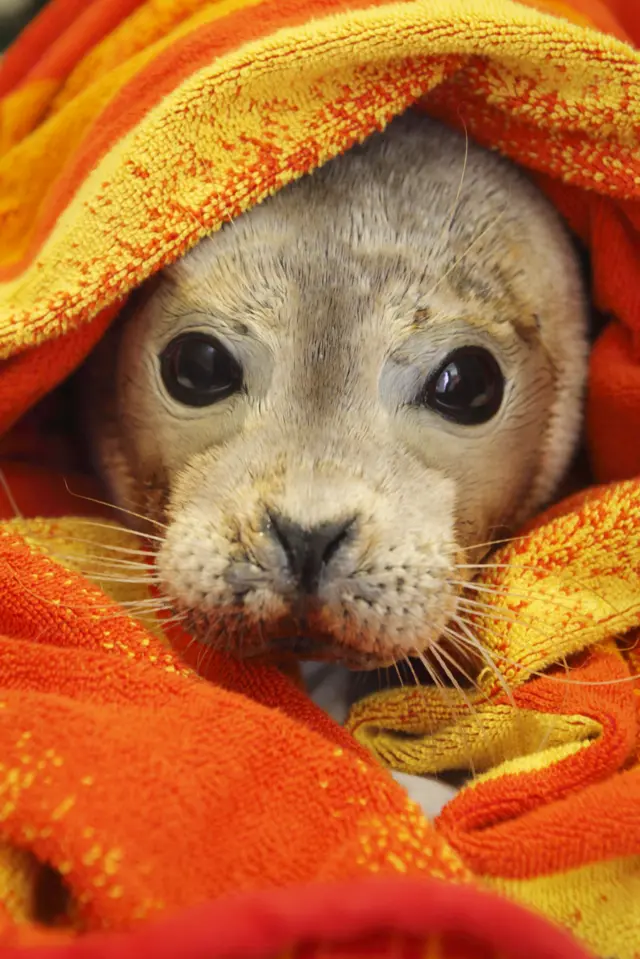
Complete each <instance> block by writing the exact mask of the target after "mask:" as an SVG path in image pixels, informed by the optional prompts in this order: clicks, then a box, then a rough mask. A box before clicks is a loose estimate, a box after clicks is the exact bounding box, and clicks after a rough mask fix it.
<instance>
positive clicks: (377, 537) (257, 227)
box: [81, 113, 587, 669]
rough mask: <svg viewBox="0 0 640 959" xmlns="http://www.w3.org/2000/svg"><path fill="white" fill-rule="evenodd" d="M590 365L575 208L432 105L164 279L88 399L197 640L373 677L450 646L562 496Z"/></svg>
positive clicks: (120, 483) (305, 180) (234, 226)
mask: <svg viewBox="0 0 640 959" xmlns="http://www.w3.org/2000/svg"><path fill="white" fill-rule="evenodd" d="M586 358H587V303H586V298H585V295H584V290H583V287H582V278H581V272H580V266H579V263H578V258H577V254H576V252H575V250H574V248H573V246H572V243H571V241H570V238H569V236H568V235H567V232H566V230H565V228H564V226H563V224H562V223H561V222H560V219H559V217H558V215H557V213H556V211H555V210H554V209H553V208H552V207H551V205H550V204H549V203H548V202H547V200H546V199H545V198H544V197H543V196H542V195H541V194H540V193H539V191H538V190H537V189H536V188H535V187H534V185H533V184H532V183H531V182H530V181H529V180H528V179H527V177H526V176H525V175H524V174H523V173H522V172H521V171H519V170H518V169H516V168H515V167H514V166H513V165H512V164H511V163H509V162H508V161H506V160H504V159H502V158H500V157H498V156H497V155H495V154H493V153H491V152H489V151H486V150H484V149H481V148H480V147H478V146H476V145H474V144H469V143H467V142H465V138H464V137H462V136H461V135H460V134H458V133H457V132H454V131H452V130H450V129H448V128H446V127H444V126H443V125H441V124H440V123H437V122H435V121H433V120H431V119H429V118H427V117H424V116H420V115H417V114H413V113H408V114H406V115H404V116H403V117H401V118H398V119H396V120H394V121H393V122H392V123H390V124H389V126H388V127H387V128H386V129H385V130H384V131H383V132H382V133H376V134H374V135H373V136H371V137H370V138H369V139H367V140H366V141H365V142H364V143H363V144H362V145H359V146H356V147H354V148H353V149H351V150H349V151H348V152H346V153H345V154H343V155H341V156H339V157H337V158H335V159H333V160H331V161H329V162H328V163H326V164H325V165H324V166H322V167H321V168H320V169H319V170H317V171H315V172H313V173H312V174H310V175H307V176H304V177H302V178H301V179H300V180H298V181H297V182H295V183H293V184H290V185H288V186H286V187H285V188H283V189H282V190H281V191H280V192H278V193H276V194H275V195H274V196H272V197H270V198H268V199H266V200H265V201H264V202H262V203H260V204H259V205H257V206H256V207H254V208H253V209H251V210H250V211H249V212H247V213H245V214H243V215H241V216H240V217H238V218H237V220H235V221H233V222H232V223H229V224H227V225H225V226H223V228H222V229H220V230H219V231H218V232H216V233H215V234H213V235H211V236H209V237H208V238H206V239H204V240H202V241H201V242H200V243H199V244H198V245H197V246H196V247H195V248H194V249H192V250H191V251H190V252H189V253H187V254H186V255H185V256H184V257H183V258H182V259H180V260H179V261H177V262H176V263H174V264H173V265H172V266H170V267H168V268H166V269H165V270H163V271H162V272H160V273H159V274H158V275H156V276H155V277H154V278H153V279H152V280H150V281H149V283H148V284H147V285H146V286H144V287H143V288H142V289H141V290H140V291H138V293H137V295H134V296H133V297H132V299H131V301H130V303H129V304H128V306H127V308H126V309H125V311H124V313H123V315H122V316H121V318H120V320H119V321H118V322H116V324H115V325H114V326H113V327H112V328H111V330H110V331H109V332H108V334H107V335H106V336H105V337H104V339H103V340H102V342H101V343H100V344H99V346H98V348H97V349H96V350H95V352H94V354H93V355H92V357H91V358H90V360H89V361H88V363H87V364H86V367H85V369H84V371H83V374H82V376H81V391H82V394H81V402H82V407H83V409H84V410H86V420H87V423H86V426H87V435H88V437H89V441H90V444H91V447H92V451H93V456H94V458H95V462H96V465H97V469H98V471H99V473H100V474H101V475H102V476H103V477H104V480H105V482H106V485H107V486H108V488H109V490H110V493H111V495H112V497H113V499H114V501H115V503H116V504H118V505H120V506H121V507H125V508H128V509H131V510H134V511H136V512H137V513H139V514H141V516H142V517H148V518H149V519H150V520H152V521H156V522H160V523H163V524H166V525H164V526H162V527H161V530H160V534H159V538H158V537H156V538H155V539H153V544H154V546H157V549H156V550H155V558H154V563H155V577H156V579H157V582H158V584H159V588H160V590H161V592H162V593H163V594H164V595H166V596H167V597H168V599H169V600H170V602H171V604H172V608H174V609H175V610H176V611H177V612H178V613H183V614H185V615H186V617H187V623H188V627H189V629H190V630H191V631H192V632H193V634H194V636H195V637H196V639H197V640H199V641H200V642H201V643H203V644H208V645H210V646H213V647H216V648H223V649H226V650H229V651H231V652H232V653H233V654H234V655H236V656H240V657H248V656H254V655H257V654H260V653H262V652H268V651H272V650H274V649H277V650H279V651H284V650H291V651H293V652H294V653H295V654H297V655H299V656H300V657H301V658H303V659H314V658H315V659H323V658H326V659H331V660H338V661H341V662H342V663H345V664H346V665H348V666H349V667H351V668H355V669H370V668H373V667H380V666H385V665H389V664H392V663H395V662H397V661H399V660H403V659H406V658H407V657H411V656H421V655H422V654H424V653H425V652H427V651H428V650H429V648H430V647H432V646H433V645H434V644H437V643H439V642H441V641H442V637H443V633H444V631H445V629H446V626H447V623H448V622H449V621H450V620H451V617H452V616H455V613H456V609H457V604H458V602H459V596H460V592H461V588H462V585H463V583H464V581H465V580H466V579H468V578H469V573H470V570H469V569H468V564H470V563H472V562H477V561H478V559H479V558H482V556H483V555H484V554H485V553H486V552H487V545H486V544H487V542H488V541H490V540H492V539H493V538H494V537H495V536H496V534H497V532H503V531H505V530H511V529H513V528H514V527H515V526H516V525H517V524H518V523H520V522H522V521H523V520H524V519H526V518H527V517H528V516H530V515H531V514H532V513H533V512H534V511H535V510H537V509H538V508H539V507H540V506H541V505H542V504H544V503H545V502H546V501H548V500H549V498H550V497H551V496H552V495H553V492H554V490H555V489H556V487H557V485H558V483H559V481H560V479H561V477H562V475H563V473H564V472H565V470H566V468H567V466H568V464H569V462H570V459H571V457H572V454H573V452H574V448H575V446H576V441H577V439H578V436H579V433H580V421H581V401H582V394H583V387H584V381H585V373H586ZM133 522H134V525H135V523H136V521H135V520H133ZM138 525H139V526H140V528H141V529H142V530H143V531H144V530H145V529H146V530H148V529H150V527H149V526H146V525H145V523H144V521H141V523H140V524H138ZM159 529H160V528H159ZM158 531H159V530H158V529H156V530H154V534H157V533H158ZM150 542H151V540H150ZM482 544H485V545H482Z"/></svg>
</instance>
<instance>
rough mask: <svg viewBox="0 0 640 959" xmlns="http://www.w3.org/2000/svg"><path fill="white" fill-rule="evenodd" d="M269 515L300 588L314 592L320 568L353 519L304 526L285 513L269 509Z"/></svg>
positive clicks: (341, 539)
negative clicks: (308, 526) (287, 516)
mask: <svg viewBox="0 0 640 959" xmlns="http://www.w3.org/2000/svg"><path fill="white" fill-rule="evenodd" d="M269 518H270V519H271V524H272V527H273V531H274V533H275V535H276V536H277V538H278V540H279V542H280V545H281V546H282V548H283V550H284V552H285V555H286V557H287V562H288V564H289V569H290V570H291V573H292V575H293V576H294V577H295V579H296V580H297V582H298V584H299V585H300V588H301V589H302V590H303V592H305V593H309V594H312V593H316V592H317V590H318V585H319V583H320V576H321V574H322V570H323V569H324V567H325V566H326V565H327V564H328V563H329V562H330V560H331V558H332V557H333V556H334V555H335V554H336V553H337V551H338V550H339V549H340V547H341V546H342V544H343V543H344V541H345V539H346V538H347V534H348V532H349V529H350V528H351V526H352V525H353V523H354V520H353V519H348V520H343V521H340V522H338V523H322V524H321V525H319V526H313V527H310V528H306V527H304V526H300V525H299V524H298V523H295V522H293V521H292V520H290V519H287V518H286V517H285V516H276V515H274V514H272V513H270V514H269Z"/></svg>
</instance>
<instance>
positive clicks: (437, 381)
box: [420, 346, 504, 426]
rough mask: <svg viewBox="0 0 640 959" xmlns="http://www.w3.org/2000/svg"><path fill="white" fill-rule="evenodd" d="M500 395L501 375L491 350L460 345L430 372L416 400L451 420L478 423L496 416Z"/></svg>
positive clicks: (501, 387)
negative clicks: (418, 399)
mask: <svg viewBox="0 0 640 959" xmlns="http://www.w3.org/2000/svg"><path fill="white" fill-rule="evenodd" d="M503 396H504V376H503V374H502V370H501V369H500V367H499V366H498V363H497V361H496V360H495V359H494V357H493V356H492V355H491V353H489V351H488V350H485V349H483V348H482V347H479V346H463V347H462V348H461V349H459V350H455V351H454V352H453V353H450V354H449V356H447V358H446V359H445V361H444V362H443V363H442V365H441V366H439V367H438V369H437V370H436V371H435V372H434V373H432V375H431V376H430V377H429V379H428V380H427V383H426V386H425V389H424V391H423V393H422V396H421V398H420V401H421V403H422V404H423V405H424V406H428V407H429V408H430V409H432V410H434V412H436V413H439V414H440V415H441V416H444V417H445V418H446V419H448V420H452V421H453V422H454V423H460V425H462V426H479V425H480V424H481V423H487V422H488V421H489V420H490V419H492V418H493V417H494V416H495V415H496V413H497V412H498V410H499V409H500V406H501V404H502V397H503Z"/></svg>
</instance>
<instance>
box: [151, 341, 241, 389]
mask: <svg viewBox="0 0 640 959" xmlns="http://www.w3.org/2000/svg"><path fill="white" fill-rule="evenodd" d="M160 373H161V375H162V381H163V383H164V385H165V388H166V390H167V392H168V393H169V395H170V396H172V397H173V399H174V400H177V401H178V403H184V405H185V406H211V405H212V404H213V403H218V402H219V401H220V400H224V399H226V397H227V396H231V394H232V393H236V392H237V391H238V390H239V389H240V387H241V386H242V369H241V367H240V364H239V363H238V362H237V360H235V359H234V358H233V356H232V355H231V353H229V351H228V350H227V349H225V347H224V346H222V344H221V343H220V342H219V341H218V340H216V339H215V338H214V337H212V336H206V335H205V334H204V333H184V334H182V336H178V337H176V339H175V340H172V341H171V343H169V345H168V346H167V347H165V349H164V350H163V351H162V353H161V354H160Z"/></svg>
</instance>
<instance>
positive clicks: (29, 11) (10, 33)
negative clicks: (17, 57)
mask: <svg viewBox="0 0 640 959" xmlns="http://www.w3.org/2000/svg"><path fill="white" fill-rule="evenodd" d="M46 2H47V0H0V55H1V54H2V51H3V50H6V48H7V47H8V46H9V44H10V43H11V42H12V41H13V40H14V39H15V37H16V36H17V35H18V34H19V33H20V31H21V30H22V28H23V27H24V26H25V24H27V23H28V22H29V20H30V19H31V18H32V17H33V16H34V15H35V14H36V13H37V12H38V10H40V8H41V7H44V5H45V3H46Z"/></svg>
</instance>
